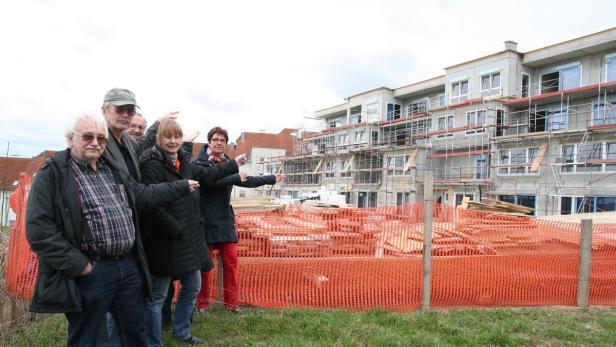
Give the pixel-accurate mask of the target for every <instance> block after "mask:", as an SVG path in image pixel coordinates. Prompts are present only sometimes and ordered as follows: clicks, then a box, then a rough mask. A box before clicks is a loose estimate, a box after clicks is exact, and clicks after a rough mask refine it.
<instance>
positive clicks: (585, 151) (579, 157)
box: [560, 142, 616, 173]
mask: <svg viewBox="0 0 616 347" xmlns="http://www.w3.org/2000/svg"><path fill="white" fill-rule="evenodd" d="M561 154H562V156H561V158H560V163H561V165H562V166H561V170H560V171H561V172H565V173H573V172H580V173H584V172H600V171H616V164H612V163H609V160H610V159H616V142H588V143H584V144H577V145H563V146H562V152H561Z"/></svg>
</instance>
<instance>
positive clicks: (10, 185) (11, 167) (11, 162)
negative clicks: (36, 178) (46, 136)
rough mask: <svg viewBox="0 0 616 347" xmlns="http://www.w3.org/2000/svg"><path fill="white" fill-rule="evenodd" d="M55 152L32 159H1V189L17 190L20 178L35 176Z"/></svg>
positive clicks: (45, 153)
mask: <svg viewBox="0 0 616 347" xmlns="http://www.w3.org/2000/svg"><path fill="white" fill-rule="evenodd" d="M55 153H56V152H55V151H44V152H42V153H41V154H39V155H37V156H35V157H32V158H20V157H0V189H2V190H15V188H17V183H18V182H19V176H20V175H22V174H24V175H29V176H33V175H34V174H35V173H36V172H37V171H38V170H39V169H40V168H41V166H43V164H44V163H45V160H47V158H49V157H51V156H53V155H54V154H55Z"/></svg>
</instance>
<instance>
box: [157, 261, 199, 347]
mask: <svg viewBox="0 0 616 347" xmlns="http://www.w3.org/2000/svg"><path fill="white" fill-rule="evenodd" d="M170 283H171V277H158V276H152V297H151V298H150V299H148V300H147V302H146V307H147V341H148V344H147V345H148V346H149V347H158V346H162V341H161V323H162V313H161V309H162V307H163V304H164V302H165V298H166V297H167V292H168V290H169V284H170ZM180 284H181V288H180V293H179V295H178V302H177V303H176V305H175V314H174V315H173V332H172V333H173V335H174V336H176V337H180V338H182V337H187V336H190V317H191V316H192V312H193V309H194V307H195V301H196V300H197V294H198V293H199V290H201V271H199V270H195V271H191V272H188V273H185V274H184V275H182V276H180Z"/></svg>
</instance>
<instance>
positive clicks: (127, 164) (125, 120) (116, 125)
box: [97, 88, 177, 346]
mask: <svg viewBox="0 0 616 347" xmlns="http://www.w3.org/2000/svg"><path fill="white" fill-rule="evenodd" d="M138 107H139V106H137V100H136V99H135V94H134V93H133V92H131V91H130V90H128V89H124V88H113V89H111V90H109V91H108V92H107V93H106V94H105V98H104V99H103V106H102V108H101V109H102V112H103V116H104V117H105V121H106V123H107V128H108V131H109V134H110V136H109V141H108V142H107V148H106V149H105V152H104V153H103V158H105V160H107V161H110V162H113V163H114V164H116V165H117V166H118V167H119V168H120V170H122V171H123V172H124V173H126V174H127V175H129V176H131V177H132V178H133V179H134V180H135V181H137V182H140V181H141V172H140V170H139V164H138V162H137V159H138V158H139V156H140V155H141V153H143V151H145V150H146V149H148V148H150V147H152V146H154V144H155V143H156V132H157V130H158V124H159V121H156V122H154V124H152V126H150V128H148V130H147V131H146V132H145V135H144V136H141V137H138V138H136V139H133V138H131V137H130V135H129V134H128V133H127V132H126V131H125V130H127V129H128V127H129V125H130V123H131V120H132V119H133V118H134V116H135V114H136V113H137V112H136V108H138ZM176 114H177V112H175V113H167V114H165V115H163V116H162V117H160V119H159V120H161V119H164V118H173V119H175V118H176ZM144 121H145V119H144ZM117 343H118V332H117V327H116V326H115V324H114V321H113V318H112V317H111V314H107V324H106V325H105V326H102V327H101V332H100V335H99V338H98V341H97V345H100V346H108V345H109V346H113V345H117Z"/></svg>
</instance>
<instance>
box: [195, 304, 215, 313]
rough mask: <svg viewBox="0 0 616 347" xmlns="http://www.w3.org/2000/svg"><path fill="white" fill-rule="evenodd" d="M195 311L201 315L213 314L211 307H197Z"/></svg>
mask: <svg viewBox="0 0 616 347" xmlns="http://www.w3.org/2000/svg"><path fill="white" fill-rule="evenodd" d="M195 311H197V313H198V314H199V315H205V314H208V313H211V312H212V308H211V307H209V306H208V307H202V308H199V307H195Z"/></svg>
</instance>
